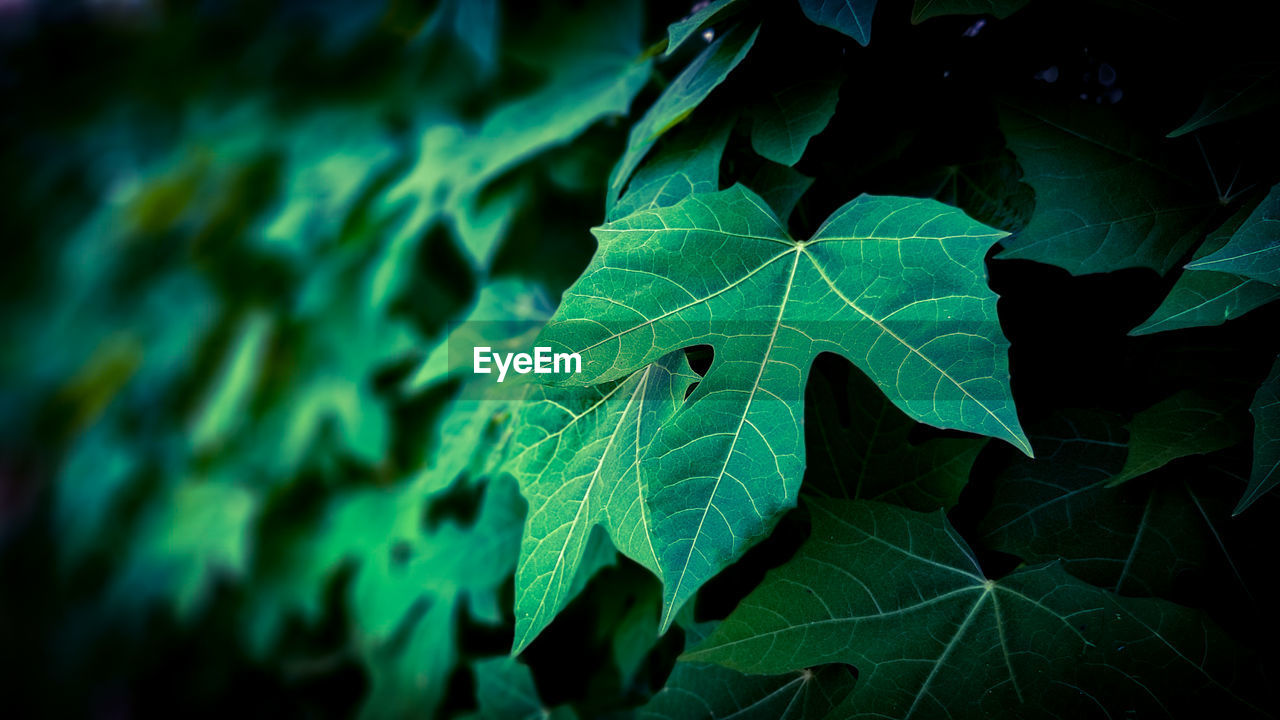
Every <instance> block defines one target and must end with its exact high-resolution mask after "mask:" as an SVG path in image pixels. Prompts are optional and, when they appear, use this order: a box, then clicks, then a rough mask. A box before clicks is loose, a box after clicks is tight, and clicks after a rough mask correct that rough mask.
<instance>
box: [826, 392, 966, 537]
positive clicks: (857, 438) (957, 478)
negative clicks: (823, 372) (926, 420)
mask: <svg viewBox="0 0 1280 720" xmlns="http://www.w3.org/2000/svg"><path fill="white" fill-rule="evenodd" d="M836 387H839V386H838V385H835V384H833V383H829V382H827V380H826V379H825V378H823V377H821V376H817V377H814V378H812V379H810V380H809V387H808V388H807V390H806V394H807V401H808V403H809V407H811V408H813V409H814V410H815V412H814V416H813V417H814V419H815V420H816V422H813V423H809V424H808V425H807V426H806V430H805V442H806V444H807V445H808V447H809V448H811V449H812V453H811V454H810V455H809V464H808V467H807V468H805V482H804V492H806V493H814V494H816V495H819V496H822V497H833V498H847V499H851V500H884V501H888V502H892V503H895V504H898V505H902V506H904V507H908V508H911V509H913V510H918V511H920V512H928V511H930V510H937V509H939V508H942V509H945V510H949V509H951V508H952V507H953V506H954V505H955V504H956V502H957V501H959V499H960V492H961V491H962V490H964V487H965V485H966V484H967V483H968V482H969V471H970V469H971V468H972V467H973V461H974V460H975V459H977V457H978V451H980V450H981V449H982V447H983V445H984V444H985V441H983V440H970V439H965V438H934V439H932V440H927V441H925V442H922V443H919V444H913V443H911V442H910V439H909V436H910V434H911V429H912V427H914V426H915V423H914V422H912V421H911V419H910V418H908V417H907V416H905V415H903V414H902V412H901V411H900V410H898V409H897V408H895V407H894V406H893V403H891V402H889V399H888V398H886V397H885V396H884V394H883V393H880V392H878V391H877V390H876V387H875V385H874V384H873V383H872V382H871V381H870V380H868V379H867V378H866V377H865V376H864V375H862V374H861V373H859V372H858V371H856V370H854V371H852V372H850V373H849V381H848V385H847V388H846V392H843V393H840V392H837V391H836ZM841 408H847V413H848V419H847V420H845V419H843V418H842V417H841V414H842V413H841Z"/></svg>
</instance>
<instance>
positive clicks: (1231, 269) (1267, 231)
mask: <svg viewBox="0 0 1280 720" xmlns="http://www.w3.org/2000/svg"><path fill="white" fill-rule="evenodd" d="M1187 269H1188V270H1214V271H1217V272H1226V273H1231V274H1233V275H1239V276H1241V277H1243V278H1247V279H1249V280H1259V281H1262V282H1264V283H1267V284H1269V285H1271V286H1273V287H1280V185H1277V186H1275V187H1273V188H1271V192H1270V193H1268V194H1267V197H1266V198H1265V199H1263V201H1262V203H1261V204H1260V205H1258V207H1257V208H1256V209H1254V211H1253V212H1252V213H1250V214H1249V217H1248V218H1246V219H1245V221H1244V223H1243V224H1241V225H1240V229H1239V230H1236V231H1235V232H1234V233H1232V234H1231V239H1230V240H1228V241H1227V244H1226V245H1224V246H1222V247H1221V248H1218V249H1217V250H1215V251H1214V252H1212V253H1210V254H1208V255H1206V256H1204V257H1198V258H1196V259H1195V260H1193V261H1192V262H1191V263H1190V264H1189V265H1187Z"/></svg>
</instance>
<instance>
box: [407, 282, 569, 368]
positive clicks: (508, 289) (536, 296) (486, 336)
mask: <svg viewBox="0 0 1280 720" xmlns="http://www.w3.org/2000/svg"><path fill="white" fill-rule="evenodd" d="M551 311H552V306H551V301H550V300H548V299H547V297H546V292H545V291H544V290H543V289H542V287H541V286H540V285H538V284H537V283H534V282H530V281H528V280H522V279H518V278H502V279H498V280H494V281H491V282H488V283H486V284H485V285H484V286H483V287H481V288H480V290H479V292H477V293H476V297H475V300H474V302H473V303H472V305H471V309H470V310H468V311H467V314H466V316H465V317H464V318H463V319H462V320H460V321H458V322H456V323H451V324H450V328H449V333H448V335H446V336H445V338H444V340H442V341H441V342H440V343H439V344H437V345H436V346H435V347H433V348H432V349H431V351H430V352H429V353H428V354H427V358H426V359H425V360H424V361H423V363H422V365H421V366H419V367H418V369H417V371H415V372H414V374H413V376H412V377H411V378H410V379H409V380H408V381H407V382H406V384H405V390H406V391H409V392H418V391H421V390H425V389H426V388H428V387H431V386H432V385H435V384H436V383H438V382H441V381H443V380H445V379H447V378H449V377H451V376H455V375H457V374H458V373H459V372H461V371H462V370H463V369H465V368H469V367H471V364H472V362H473V360H474V358H473V356H472V353H473V352H474V350H473V349H474V348H477V347H490V348H493V350H494V351H496V352H503V353H507V352H523V351H525V350H527V349H528V348H529V347H531V346H532V345H533V340H534V338H536V337H537V333H538V331H539V330H540V329H541V323H542V322H543V321H545V320H546V319H547V318H549V317H551Z"/></svg>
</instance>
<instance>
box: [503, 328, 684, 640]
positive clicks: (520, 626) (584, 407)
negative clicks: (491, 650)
mask: <svg viewBox="0 0 1280 720" xmlns="http://www.w3.org/2000/svg"><path fill="white" fill-rule="evenodd" d="M697 379H698V377H697V376H696V375H695V374H693V372H692V371H690V370H689V368H688V363H687V361H686V360H685V358H684V353H682V352H675V353H672V354H670V355H668V356H667V357H665V358H662V359H661V360H659V361H658V362H655V363H653V364H651V365H649V366H647V367H645V368H643V369H641V370H638V371H637V372H635V373H633V374H632V375H631V376H629V377H627V378H626V379H624V380H619V381H616V382H613V383H610V384H606V385H601V386H596V387H592V388H572V387H570V388H555V387H547V386H537V385H533V386H531V387H530V389H529V394H528V396H527V397H526V398H525V400H524V402H523V403H522V404H521V406H520V408H519V410H518V414H517V417H516V419H515V421H514V426H513V430H512V432H513V447H512V451H511V457H510V459H509V461H508V462H507V464H506V465H505V466H504V467H505V469H507V470H509V471H510V472H511V473H512V474H513V475H514V476H515V477H516V479H517V480H518V481H519V483H520V490H521V493H522V494H523V495H524V497H525V498H526V499H527V500H528V501H529V515H528V519H527V521H526V523H525V532H524V539H523V541H522V543H521V550H520V564H519V569H518V570H517V572H516V601H515V603H516V635H515V643H514V647H513V649H512V654H517V653H519V652H520V651H522V650H523V649H524V648H525V647H527V646H528V645H529V643H530V642H532V641H533V639H534V638H535V637H537V635H538V633H540V632H542V630H543V628H545V627H546V626H547V625H548V624H550V622H551V620H552V619H553V618H555V616H556V614H557V613H559V612H560V610H561V609H563V608H564V606H565V605H566V604H567V603H568V601H569V599H570V598H571V597H572V595H573V594H574V590H573V584H574V582H575V578H577V577H578V575H579V566H580V564H581V563H582V558H583V555H584V553H585V552H586V549H587V544H588V540H589V539H590V536H591V531H592V529H593V528H595V527H596V526H597V525H602V526H603V527H604V528H605V529H606V530H607V531H608V533H609V536H610V537H611V538H612V539H613V543H614V545H615V546H616V547H617V548H618V549H619V550H620V551H621V552H622V553H623V554H624V555H626V556H627V557H629V558H631V559H632V560H635V561H636V562H638V563H640V564H641V565H643V566H645V567H646V568H648V569H650V570H651V571H654V572H655V573H656V572H658V568H659V563H658V559H657V551H656V550H655V544H656V541H655V539H654V533H653V528H652V524H653V520H652V517H651V514H650V509H649V506H648V503H647V502H646V500H645V493H646V492H647V488H648V487H649V486H650V484H651V483H652V482H653V480H651V479H649V478H648V477H646V476H645V472H646V471H645V469H644V468H643V467H642V466H641V464H640V459H641V457H643V456H644V454H645V452H646V450H647V449H648V447H649V444H650V443H651V442H652V439H653V435H654V433H655V432H656V430H657V428H658V427H659V426H660V425H661V424H663V423H665V422H667V421H668V420H669V419H670V417H671V415H672V414H673V413H674V412H675V411H676V409H677V408H679V407H680V405H681V403H682V402H683V400H684V394H685V391H686V389H687V388H688V387H689V385H690V384H692V383H694V382H697Z"/></svg>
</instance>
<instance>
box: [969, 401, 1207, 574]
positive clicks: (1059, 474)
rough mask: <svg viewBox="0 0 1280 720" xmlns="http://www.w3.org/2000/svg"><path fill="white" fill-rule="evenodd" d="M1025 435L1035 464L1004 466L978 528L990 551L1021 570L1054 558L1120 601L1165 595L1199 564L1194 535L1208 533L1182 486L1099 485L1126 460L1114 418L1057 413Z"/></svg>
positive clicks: (1202, 554) (1199, 539)
mask: <svg viewBox="0 0 1280 720" xmlns="http://www.w3.org/2000/svg"><path fill="white" fill-rule="evenodd" d="M1030 436H1031V442H1032V444H1033V445H1035V448H1036V460H1035V461H1034V462H1033V461H1028V460H1024V459H1021V458H1017V459H1014V460H1013V462H1012V463H1011V464H1010V465H1009V466H1008V467H1006V468H1005V470H1004V471H1003V472H1001V473H1000V475H998V476H997V477H996V480H995V497H994V498H993V499H992V506H991V510H990V512H988V513H987V516H986V517H985V518H983V520H982V523H981V524H980V526H979V531H980V532H981V533H982V539H983V541H984V542H985V543H986V544H988V545H989V546H990V547H992V548H995V549H996V550H1000V551H1002V552H1007V553H1009V554H1011V555H1015V556H1017V557H1020V558H1022V559H1023V560H1025V561H1026V562H1029V563H1039V562H1050V561H1053V560H1057V559H1061V560H1062V565H1063V567H1064V568H1065V569H1066V570H1067V571H1068V572H1070V573H1071V574H1072V575H1075V576H1076V577H1078V578H1080V579H1081V580H1084V581H1086V582H1088V583H1091V584H1093V585H1098V586H1100V587H1106V588H1109V589H1111V590H1113V591H1114V592H1117V593H1123V594H1126V595H1146V596H1167V595H1168V594H1169V593H1170V591H1171V590H1172V588H1173V584H1174V580H1175V579H1176V578H1177V576H1178V575H1179V574H1180V573H1182V572H1183V571H1185V570H1187V569H1188V568H1192V567H1199V566H1201V565H1203V564H1204V560H1205V558H1206V557H1207V550H1206V546H1205V541H1204V536H1205V535H1210V536H1212V537H1217V536H1218V535H1217V529H1216V528H1215V527H1214V526H1213V524H1212V522H1213V521H1212V520H1211V519H1210V518H1209V516H1208V515H1207V514H1205V513H1204V512H1203V511H1202V509H1201V504H1200V502H1199V499H1198V498H1197V497H1196V496H1195V495H1193V494H1192V493H1193V490H1192V489H1191V486H1190V485H1189V484H1185V483H1181V482H1164V481H1163V480H1164V479H1163V478H1153V479H1152V481H1151V482H1145V483H1144V482H1137V481H1135V482H1132V483H1126V484H1125V485H1123V486H1121V487H1118V488H1109V487H1107V482H1108V481H1109V480H1110V479H1111V477H1112V476H1113V475H1114V474H1116V473H1117V472H1119V471H1120V469H1121V467H1123V465H1124V461H1125V456H1126V454H1127V450H1126V448H1127V446H1128V437H1127V433H1126V432H1124V430H1122V429H1121V427H1120V422H1119V419H1118V418H1116V417H1114V416H1112V415H1110V414H1108V413H1103V412H1096V411H1066V412H1064V413H1062V414H1060V415H1058V416H1055V417H1053V418H1051V419H1050V420H1049V421H1047V422H1046V423H1044V424H1042V425H1041V427H1039V428H1038V429H1037V431H1035V432H1032V433H1031V434H1030ZM1206 526H1207V527H1206ZM1223 550H1224V552H1225V548H1223Z"/></svg>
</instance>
